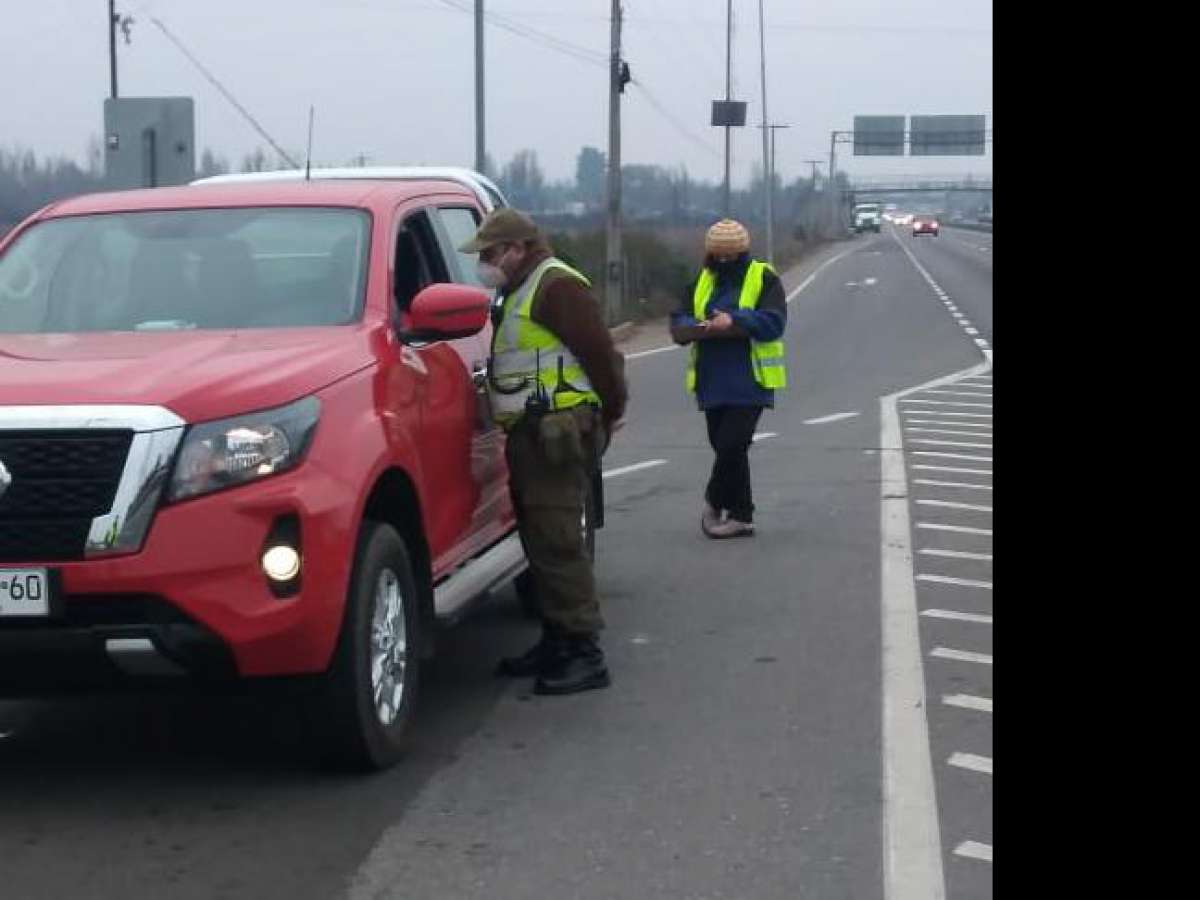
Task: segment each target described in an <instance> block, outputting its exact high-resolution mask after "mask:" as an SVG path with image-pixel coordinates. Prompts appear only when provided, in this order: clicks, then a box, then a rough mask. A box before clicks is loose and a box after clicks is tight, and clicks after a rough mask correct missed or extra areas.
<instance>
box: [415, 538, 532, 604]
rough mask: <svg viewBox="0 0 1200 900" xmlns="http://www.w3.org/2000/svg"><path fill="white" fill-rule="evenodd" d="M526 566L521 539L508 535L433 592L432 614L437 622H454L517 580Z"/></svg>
mask: <svg viewBox="0 0 1200 900" xmlns="http://www.w3.org/2000/svg"><path fill="white" fill-rule="evenodd" d="M527 565H528V563H527V562H526V560H525V548H524V547H522V546H521V538H520V536H519V535H517V534H510V535H509V536H508V537H506V538H505V539H504V540H502V541H501V542H500V543H498V544H496V546H494V547H492V548H491V549H490V550H488V551H486V552H485V553H483V554H482V555H481V556H478V557H476V558H475V559H473V560H471V561H470V562H469V563H467V564H466V565H465V566H463V567H462V568H460V569H459V570H458V571H457V572H455V573H454V574H453V575H451V576H450V577H449V578H447V579H446V580H445V581H443V582H442V583H441V584H439V585H437V587H435V588H434V589H433V610H434V614H435V615H436V616H437V618H438V619H439V620H440V621H443V622H447V621H449V622H453V621H454V620H456V619H458V618H459V617H460V616H461V615H462V614H463V613H464V612H465V611H466V609H467V607H468V606H470V604H471V603H472V602H473V601H474V600H477V599H478V598H479V597H481V596H483V595H484V594H485V593H487V592H488V591H489V590H491V589H492V588H494V587H498V586H499V585H501V584H504V583H505V582H507V581H510V580H511V579H513V578H516V577H517V576H518V575H520V574H521V572H522V571H524V569H525V567H526V566H527Z"/></svg>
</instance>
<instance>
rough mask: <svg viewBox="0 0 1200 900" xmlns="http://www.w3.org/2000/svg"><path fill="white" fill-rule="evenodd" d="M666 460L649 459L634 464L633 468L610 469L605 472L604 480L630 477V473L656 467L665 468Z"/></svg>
mask: <svg viewBox="0 0 1200 900" xmlns="http://www.w3.org/2000/svg"><path fill="white" fill-rule="evenodd" d="M666 464H667V461H666V460H665V459H648V460H646V461H645V462H640V463H634V464H633V465H632V466H623V467H622V468H620V469H608V470H607V471H605V472H604V475H603V477H604V478H616V477H617V476H619V475H628V474H629V473H630V472H640V471H641V470H642V469H653V468H654V467H655V466H665V465H666Z"/></svg>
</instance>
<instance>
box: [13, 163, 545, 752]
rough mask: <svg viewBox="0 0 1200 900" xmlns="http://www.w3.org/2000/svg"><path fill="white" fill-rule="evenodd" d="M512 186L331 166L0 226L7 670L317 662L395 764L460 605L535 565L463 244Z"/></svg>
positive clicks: (451, 173) (297, 669) (347, 713)
mask: <svg viewBox="0 0 1200 900" xmlns="http://www.w3.org/2000/svg"><path fill="white" fill-rule="evenodd" d="M498 203H503V198H502V197H501V196H500V195H499V193H498V192H497V191H496V190H495V189H494V186H492V185H490V183H487V182H486V180H485V179H482V178H478V177H473V176H472V175H471V174H470V173H467V172H465V171H462V172H459V171H458V170H428V171H426V172H422V171H420V170H397V171H396V172H391V173H389V172H377V173H372V172H370V171H368V172H363V171H362V170H350V172H349V173H347V172H326V173H321V172H315V173H313V178H312V180H303V179H300V178H295V177H285V178H279V179H270V178H268V179H264V180H247V179H230V180H226V181H224V182H218V183H212V184H204V183H201V184H196V185H189V186H185V187H176V188H159V189H154V190H146V191H129V192H121V193H112V194H99V195H91V196H84V197H78V198H75V199H71V200H67V201H64V202H61V203H57V204H54V205H52V206H50V207H47V208H46V209H43V210H42V211H40V212H39V213H37V214H35V215H34V216H32V217H31V218H30V219H29V220H27V221H25V222H23V223H21V225H19V226H18V227H17V228H16V229H15V230H14V231H13V232H12V233H10V234H9V235H7V236H6V237H5V238H4V239H3V240H2V241H0V692H3V693H5V694H7V695H9V696H14V695H16V696H21V695H25V694H26V693H27V692H29V691H37V690H40V689H41V688H42V687H43V686H44V684H45V683H48V682H45V683H44V682H42V681H39V679H40V678H43V677H45V678H51V679H52V677H53V676H55V675H56V671H55V670H57V669H59V668H61V669H63V670H72V671H73V667H75V666H76V665H78V664H82V662H83V660H84V659H89V660H90V661H91V662H93V663H96V664H98V667H97V669H96V671H101V670H104V671H108V670H109V669H111V668H112V667H113V665H114V664H115V665H116V666H117V667H119V668H124V669H127V670H129V671H134V672H142V671H158V670H160V669H166V670H171V671H174V672H182V673H191V674H193V675H198V676H205V675H216V676H226V677H227V676H234V677H261V676H310V677H312V680H313V681H314V682H315V686H314V689H313V691H312V695H311V698H312V703H313V704H314V707H313V709H314V712H315V714H314V715H313V716H312V717H311V718H312V720H313V721H315V722H318V723H320V731H321V737H322V739H324V740H327V741H328V744H327V746H328V749H329V751H330V752H331V754H332V755H334V756H336V757H338V758H340V759H342V760H343V761H346V762H349V763H352V764H355V765H358V766H363V767H367V768H379V767H383V766H387V765H389V764H391V763H393V762H394V761H395V760H396V758H397V756H398V754H399V750H400V747H401V737H402V734H403V732H404V729H405V725H406V722H407V720H408V718H409V713H410V710H411V706H412V701H413V697H414V694H415V692H416V690H417V687H418V682H419V677H420V670H421V662H422V659H423V658H427V657H428V655H429V653H430V652H431V651H432V640H431V638H432V634H433V628H434V626H435V625H436V624H437V623H438V622H439V621H444V620H452V619H454V618H455V617H457V616H458V615H459V614H460V613H461V612H462V611H463V610H464V608H465V607H466V606H467V605H468V604H470V602H471V601H472V600H474V599H476V598H478V597H480V596H481V595H483V594H484V593H485V592H486V591H488V590H489V589H491V588H493V587H495V586H497V585H499V584H501V583H503V582H505V581H507V580H509V579H512V578H514V577H515V576H517V575H519V574H520V573H521V572H522V570H524V569H525V567H526V562H525V556H524V553H523V551H522V549H521V545H520V542H519V539H518V537H517V534H516V530H515V528H516V526H515V518H514V514H513V510H512V506H511V500H510V497H509V492H508V483H507V481H508V479H507V470H506V467H505V462H504V436H503V433H502V432H501V431H500V430H499V429H498V428H497V427H496V425H495V424H494V422H493V421H492V419H491V415H490V411H489V407H488V403H487V395H486V380H485V379H486V369H487V363H488V356H489V349H490V341H491V323H490V321H489V306H490V294H489V293H488V292H486V291H485V290H483V289H482V288H481V287H480V286H479V285H478V282H477V279H476V274H475V259H474V257H465V256H463V255H461V254H459V253H458V252H457V251H456V249H455V248H456V247H457V246H458V245H459V244H461V243H462V242H463V241H464V240H465V239H466V238H467V237H468V236H469V235H470V234H472V233H473V232H474V230H475V227H476V225H477V223H478V221H479V220H480V219H481V218H482V216H483V215H484V214H485V213H486V212H487V211H488V210H489V209H490V208H492V207H493V205H495V204H498ZM39 669H40V670H42V671H43V675H37V676H34V675H31V673H33V672H36V671H38V670H39ZM47 670H48V671H47Z"/></svg>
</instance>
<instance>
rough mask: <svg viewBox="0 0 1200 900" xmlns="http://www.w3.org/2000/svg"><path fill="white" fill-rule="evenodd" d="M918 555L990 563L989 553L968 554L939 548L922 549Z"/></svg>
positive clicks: (990, 555)
mask: <svg viewBox="0 0 1200 900" xmlns="http://www.w3.org/2000/svg"><path fill="white" fill-rule="evenodd" d="M918 552H919V553H923V554H925V555H926V556H945V557H947V558H949V559H978V560H983V561H986V562H991V561H992V554H990V553H970V552H968V551H966V550H943V549H942V548H941V547H922V548H921V549H920V550H919V551H918Z"/></svg>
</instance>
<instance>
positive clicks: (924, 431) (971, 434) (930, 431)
mask: <svg viewBox="0 0 1200 900" xmlns="http://www.w3.org/2000/svg"><path fill="white" fill-rule="evenodd" d="M904 433H905V434H909V433H916V434H955V435H958V436H959V437H991V436H992V435H991V434H982V433H980V432H978V431H955V430H953V429H951V428H905V429H904ZM988 446H989V447H990V446H991V445H990V444H989V445H988Z"/></svg>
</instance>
